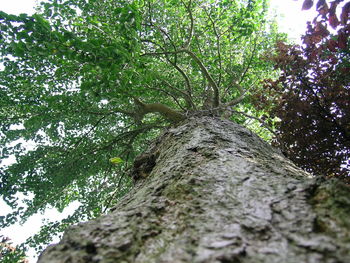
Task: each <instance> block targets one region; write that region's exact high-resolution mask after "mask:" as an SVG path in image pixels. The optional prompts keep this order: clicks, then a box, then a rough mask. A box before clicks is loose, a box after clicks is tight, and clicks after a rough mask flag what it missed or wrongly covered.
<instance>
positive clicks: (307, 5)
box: [301, 0, 314, 10]
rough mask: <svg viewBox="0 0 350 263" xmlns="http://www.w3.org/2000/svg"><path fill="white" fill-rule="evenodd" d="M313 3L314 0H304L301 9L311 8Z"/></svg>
mask: <svg viewBox="0 0 350 263" xmlns="http://www.w3.org/2000/svg"><path fill="white" fill-rule="evenodd" d="M313 5H314V1H313V0H304V3H303V7H302V8H301V10H309V9H310V8H311V7H312V6H313Z"/></svg>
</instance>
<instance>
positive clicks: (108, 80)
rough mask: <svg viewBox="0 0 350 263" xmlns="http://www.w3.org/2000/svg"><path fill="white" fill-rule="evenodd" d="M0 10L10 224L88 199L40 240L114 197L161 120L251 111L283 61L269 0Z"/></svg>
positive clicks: (37, 240) (97, 2) (55, 1)
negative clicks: (268, 55) (275, 58)
mask: <svg viewBox="0 0 350 263" xmlns="http://www.w3.org/2000/svg"><path fill="white" fill-rule="evenodd" d="M0 21H1V25H0V26H1V32H2V35H1V39H0V52H1V55H2V60H1V62H2V63H3V65H4V67H5V68H4V69H3V70H2V71H0V85H1V91H0V92H1V94H0V107H1V108H0V120H1V131H0V134H1V144H0V145H1V152H2V160H4V159H6V158H7V157H8V156H11V155H14V156H15V157H16V163H15V164H12V165H9V166H5V165H4V166H3V168H2V169H1V177H0V178H1V179H0V184H1V195H2V196H3V197H4V200H5V201H6V202H7V204H8V205H10V206H11V207H12V208H13V209H14V212H13V213H12V214H9V215H7V216H6V217H3V218H1V225H2V226H8V225H10V224H12V223H14V222H16V221H17V220H18V218H22V220H24V221H25V220H26V219H27V218H28V217H29V216H31V215H33V214H35V213H37V212H39V211H44V210H45V208H47V207H55V208H57V209H58V210H59V211H62V210H63V209H64V208H65V207H66V206H67V205H68V204H69V203H71V202H72V201H75V200H77V201H79V202H80V203H81V206H80V207H79V208H78V209H77V211H76V212H75V213H74V214H73V215H71V216H70V217H68V218H67V219H65V220H63V221H62V222H49V223H47V224H46V225H45V226H44V227H43V228H42V230H41V232H40V233H39V234H38V235H36V236H34V237H33V238H31V239H30V240H29V243H30V245H32V246H38V244H42V243H47V242H49V241H50V239H51V237H52V235H54V234H55V233H57V232H59V231H63V230H64V228H65V227H67V226H68V225H69V224H72V223H74V222H78V221H81V220H85V219H89V218H91V217H96V216H98V215H100V214H101V213H103V212H105V211H107V210H108V209H109V208H110V207H112V206H113V204H115V203H116V202H117V201H118V200H119V199H120V197H121V196H123V195H124V194H125V193H126V192H127V191H128V189H129V188H130V186H131V185H132V181H131V179H130V178H129V177H128V176H126V174H127V173H128V171H129V166H130V163H131V161H132V160H133V159H134V157H135V156H136V155H137V154H138V153H139V152H140V151H142V149H144V148H145V147H146V146H147V144H148V142H149V141H150V140H152V139H153V138H154V137H155V136H157V134H158V133H159V131H160V130H161V129H162V128H164V127H167V126H168V125H169V124H172V123H176V122H178V121H180V120H182V119H183V118H186V117H187V116H189V115H193V114H215V115H221V116H225V117H227V118H233V119H234V120H236V121H238V122H240V123H244V122H245V121H246V120H247V118H248V117H247V116H248V115H247V113H251V112H253V111H254V108H253V105H252V104H251V103H250V100H249V97H250V96H251V90H250V89H251V87H253V86H254V85H256V84H257V83H258V81H259V80H260V79H262V78H267V77H269V76H271V74H272V72H273V69H272V67H271V66H270V64H271V63H270V62H267V61H263V60H261V59H260V56H262V55H263V54H264V52H265V51H266V50H269V49H271V48H272V46H273V43H274V40H275V39H276V38H277V35H276V27H275V26H273V25H271V26H270V25H269V23H268V22H267V20H266V2H265V0H249V1H245V0H240V1H238V0H237V1H232V0H230V1H228V0H223V1H215V0H207V1H204V0H196V1H191V0H189V1H177V0H172V1H168V0H163V1H153V0H147V1H141V0H135V1H128V0H120V1H112V0H89V1H86V0H51V1H47V2H44V3H42V4H41V6H40V9H39V12H38V13H36V14H34V15H32V16H28V15H26V14H21V15H19V16H15V15H9V14H6V13H3V12H0ZM239 103H241V104H244V105H245V107H244V108H242V107H241V106H240V105H239ZM240 111H241V113H242V111H246V113H244V112H243V115H242V114H241V113H240ZM244 114H245V115H244ZM256 114H257V115H259V114H260V113H256ZM260 115H261V114H260ZM255 118H256V119H258V118H257V117H255ZM259 128H261V127H259ZM28 142H31V143H32V144H33V145H34V147H33V149H28V148H26V147H25V144H26V143H28ZM116 156H118V157H119V158H120V160H123V162H122V163H121V162H120V163H118V164H117V165H115V164H113V161H112V162H110V160H113V158H115V157H116ZM20 193H21V194H24V195H25V196H27V197H26V199H25V200H24V202H25V206H20V205H18V202H17V201H18V194H20ZM39 248H40V247H39Z"/></svg>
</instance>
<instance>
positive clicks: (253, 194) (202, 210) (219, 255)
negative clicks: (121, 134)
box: [39, 117, 350, 263]
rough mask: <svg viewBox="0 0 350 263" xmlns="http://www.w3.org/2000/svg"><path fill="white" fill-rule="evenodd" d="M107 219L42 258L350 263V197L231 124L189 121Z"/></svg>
mask: <svg viewBox="0 0 350 263" xmlns="http://www.w3.org/2000/svg"><path fill="white" fill-rule="evenodd" d="M133 176H134V177H135V178H136V179H137V181H136V185H135V187H134V188H133V190H132V191H131V192H130V193H129V194H128V195H127V196H125V198H123V200H122V201H121V202H120V203H119V204H118V205H117V206H116V207H115V208H114V209H113V211H111V212H110V213H109V214H107V215H105V216H102V217H100V218H97V219H96V220H92V221H89V222H86V223H81V224H78V225H76V226H73V227H70V228H69V229H68V230H67V231H66V232H65V234H64V236H63V238H62V240H61V241H60V243H59V244H57V245H54V246H50V247H48V248H47V249H46V250H45V251H44V252H43V253H42V255H41V256H40V258H39V262H89V263H90V262H101V263H102V262H103V263H107V262H111V263H112V262H113V263H119V262H120V263H122V262H140V263H147V262H150V263H151V262H169V263H170V262H171V263H174V262H175V263H176V262H251V263H257V262H266V263H273V262H276V263H281V262H296V263H301V262H309V263H311V262H344V263H345V262H350V242H349V240H350V230H349V229H350V194H349V189H348V188H347V187H346V186H344V185H342V184H341V183H338V182H337V181H333V180H330V181H322V180H315V179H312V178H310V176H309V174H307V173H305V172H304V171H302V170H301V169H299V168H297V167H296V166H295V165H294V164H293V163H292V162H290V161H289V160H288V159H286V158H285V157H283V155H282V154H280V153H279V152H278V151H277V150H275V149H273V148H272V147H271V146H270V145H268V144H267V143H266V142H264V141H262V140H261V139H260V138H258V137H257V136H256V135H255V134H253V133H252V132H250V131H249V130H247V129H245V128H242V127H241V126H239V125H237V124H234V123H232V122H230V121H227V120H221V119H218V118H212V117H197V118H190V119H189V120H187V121H184V122H182V123H181V124H180V125H178V126H177V127H173V128H170V129H168V130H167V131H165V132H164V133H163V134H162V135H161V136H160V137H159V139H158V140H157V141H156V142H155V143H154V144H153V145H152V147H150V148H149V149H148V151H147V152H146V153H145V154H143V155H141V157H139V158H138V159H137V160H136V162H135V165H134V171H133Z"/></svg>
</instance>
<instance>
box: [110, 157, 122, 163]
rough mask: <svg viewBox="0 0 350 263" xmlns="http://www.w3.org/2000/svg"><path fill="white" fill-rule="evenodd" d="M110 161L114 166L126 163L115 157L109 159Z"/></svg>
mask: <svg viewBox="0 0 350 263" xmlns="http://www.w3.org/2000/svg"><path fill="white" fill-rule="evenodd" d="M109 161H110V162H111V163H113V164H119V163H122V162H124V161H123V160H122V159H121V158H120V157H113V158H111V159H109Z"/></svg>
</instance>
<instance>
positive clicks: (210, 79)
mask: <svg viewBox="0 0 350 263" xmlns="http://www.w3.org/2000/svg"><path fill="white" fill-rule="evenodd" d="M180 51H182V52H185V53H187V54H188V55H190V57H191V58H192V59H193V60H194V61H195V62H196V63H197V64H198V66H199V67H200V69H201V71H202V74H203V75H204V77H205V78H206V79H207V80H208V82H209V85H210V87H211V88H212V89H213V92H214V101H213V106H214V107H217V106H219V104H220V101H219V100H220V98H219V88H218V85H217V84H216V82H215V81H214V79H213V77H212V76H211V75H210V73H209V71H208V69H207V68H206V67H205V66H204V64H203V62H202V61H201V60H200V59H199V58H198V57H197V56H196V54H194V53H193V52H192V51H191V50H188V49H181V50H180Z"/></svg>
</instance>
